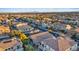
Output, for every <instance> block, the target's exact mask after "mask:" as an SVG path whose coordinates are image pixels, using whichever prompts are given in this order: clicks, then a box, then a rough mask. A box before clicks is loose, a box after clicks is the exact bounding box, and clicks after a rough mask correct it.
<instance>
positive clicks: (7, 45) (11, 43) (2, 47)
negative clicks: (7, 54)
mask: <svg viewBox="0 0 79 59" xmlns="http://www.w3.org/2000/svg"><path fill="white" fill-rule="evenodd" d="M0 51H23V47H22V42H21V41H20V40H19V39H18V38H8V39H5V40H2V41H1V42H0Z"/></svg>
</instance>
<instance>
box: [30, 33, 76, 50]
mask: <svg viewBox="0 0 79 59" xmlns="http://www.w3.org/2000/svg"><path fill="white" fill-rule="evenodd" d="M30 38H31V39H32V40H33V41H36V42H43V43H44V44H45V45H48V46H49V47H51V48H53V49H54V50H56V51H64V50H66V49H68V48H70V47H72V46H73V45H74V44H76V42H74V41H73V40H71V39H70V38H68V37H58V38H55V37H54V36H53V35H52V34H50V33H48V32H42V33H39V34H35V35H32V36H30Z"/></svg>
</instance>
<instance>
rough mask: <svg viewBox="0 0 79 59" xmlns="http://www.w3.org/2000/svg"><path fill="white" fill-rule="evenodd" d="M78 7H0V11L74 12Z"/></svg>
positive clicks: (78, 9)
mask: <svg viewBox="0 0 79 59" xmlns="http://www.w3.org/2000/svg"><path fill="white" fill-rule="evenodd" d="M74 11H79V8H0V12H74Z"/></svg>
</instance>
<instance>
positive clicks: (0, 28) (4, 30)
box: [0, 25, 10, 34]
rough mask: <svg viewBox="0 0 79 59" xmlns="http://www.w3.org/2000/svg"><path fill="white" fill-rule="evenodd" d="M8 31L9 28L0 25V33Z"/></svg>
mask: <svg viewBox="0 0 79 59" xmlns="http://www.w3.org/2000/svg"><path fill="white" fill-rule="evenodd" d="M4 33H10V28H9V27H8V26H3V25H2V26H0V34H4Z"/></svg>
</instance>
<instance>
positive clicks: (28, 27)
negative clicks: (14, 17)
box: [16, 23, 33, 33]
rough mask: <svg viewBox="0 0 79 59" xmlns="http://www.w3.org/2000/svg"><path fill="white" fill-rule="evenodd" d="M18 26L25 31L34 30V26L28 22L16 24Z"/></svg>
mask: <svg viewBox="0 0 79 59" xmlns="http://www.w3.org/2000/svg"><path fill="white" fill-rule="evenodd" d="M16 28H17V29H18V30H19V31H21V32H24V33H27V32H28V31H31V30H33V27H31V26H29V25H28V23H19V24H17V25H16Z"/></svg>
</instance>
